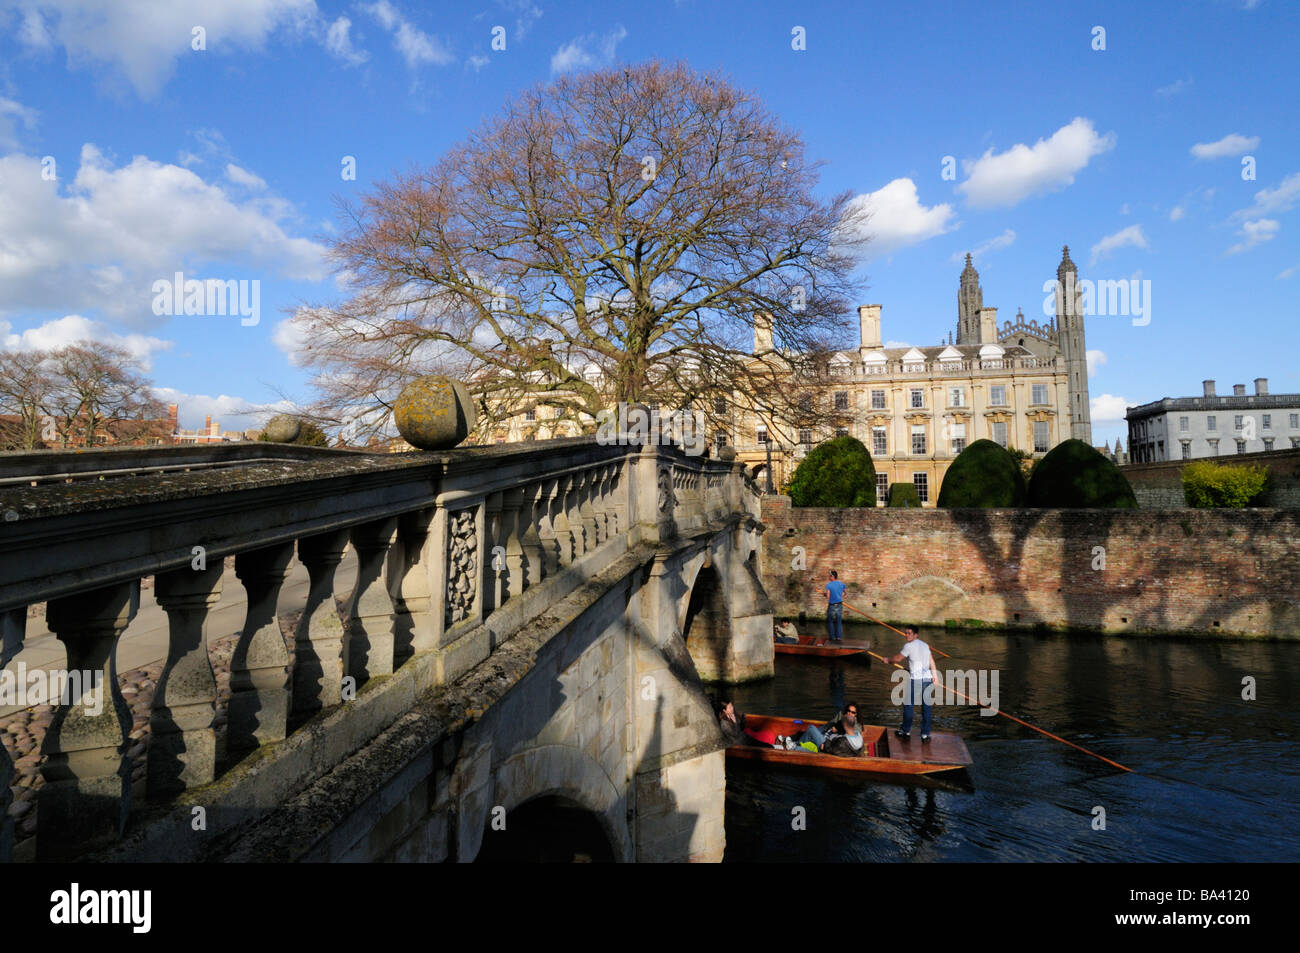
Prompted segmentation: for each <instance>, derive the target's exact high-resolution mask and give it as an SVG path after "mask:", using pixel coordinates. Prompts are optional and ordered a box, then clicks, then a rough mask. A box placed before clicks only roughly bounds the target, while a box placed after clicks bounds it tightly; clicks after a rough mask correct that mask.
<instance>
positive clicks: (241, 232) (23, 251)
mask: <svg viewBox="0 0 1300 953" xmlns="http://www.w3.org/2000/svg"><path fill="white" fill-rule="evenodd" d="M60 185H61V183H60V182H46V181H43V180H42V179H41V166H40V163H39V161H38V160H36V159H35V158H32V157H29V156H22V155H9V156H4V157H0V209H4V210H5V211H4V216H5V220H6V227H5V228H4V229H3V230H0V312H12V311H13V310H15V309H30V310H54V311H72V310H78V311H82V310H98V309H102V310H103V311H104V312H105V313H107V314H109V315H111V316H113V317H116V318H119V319H121V320H126V321H128V322H129V323H132V324H150V323H154V322H155V321H156V318H155V317H154V316H153V313H152V310H151V303H152V295H151V292H150V287H151V285H152V283H153V281H154V280H156V279H158V278H169V277H171V275H172V274H173V273H174V272H176V271H184V272H186V273H187V277H194V278H206V277H234V276H233V275H230V276H222V275H214V274H211V269H210V267H209V266H213V265H218V266H226V267H230V266H239V267H244V268H251V269H255V270H257V271H258V272H260V273H261V275H262V276H266V277H270V276H272V275H282V276H284V277H288V278H293V279H298V280H306V281H320V280H323V279H324V277H325V275H326V273H327V269H326V267H325V264H324V259H323V253H324V249H323V248H322V247H321V246H319V245H317V244H316V243H315V242H313V241H310V240H308V239H305V238H295V237H292V236H290V235H289V234H287V233H286V231H285V228H284V225H283V223H284V221H285V220H286V219H288V218H289V217H290V213H291V209H290V208H289V206H288V205H287V203H285V202H284V201H283V200H282V199H278V198H275V197H270V196H256V197H253V198H249V199H246V200H242V201H239V200H236V199H234V198H232V197H231V196H230V195H229V194H228V193H227V192H226V190H225V189H223V188H222V187H221V186H219V185H217V184H214V183H211V182H206V181H204V180H203V178H201V177H200V176H199V175H197V174H195V173H194V172H192V171H190V170H188V169H183V168H181V167H180V166H178V165H170V164H164V163H159V162H154V161H152V160H150V159H148V158H146V157H144V156H136V157H135V158H134V159H132V160H131V162H130V163H129V164H127V165H123V166H120V167H114V165H113V164H112V162H110V161H109V159H108V158H106V157H105V156H104V155H103V154H102V153H101V152H100V151H99V149H97V148H96V147H95V146H94V145H90V144H87V145H85V146H83V147H82V151H81V166H80V168H79V169H78V170H77V174H76V176H75V178H73V179H72V181H71V183H70V184H69V185H68V186H67V188H66V189H63V190H61V189H60ZM205 268H206V269H208V270H207V272H206V273H204V272H203V270H204V269H205ZM255 277H256V276H255Z"/></svg>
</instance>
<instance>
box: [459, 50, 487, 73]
mask: <svg viewBox="0 0 1300 953" xmlns="http://www.w3.org/2000/svg"><path fill="white" fill-rule="evenodd" d="M465 62H466V65H468V66H472V67H473V68H474V72H476V73H477V72H478V71H479V70H481V69H482V68H483V67H485V66H487V65H488V63H490V62H492V60H491V59H490V58H489V57H486V56H479V55H477V54H476V55H474V56H471V57H470V58H469V59H468V60H466V61H465Z"/></svg>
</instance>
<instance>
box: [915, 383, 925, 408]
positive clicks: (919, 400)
mask: <svg viewBox="0 0 1300 953" xmlns="http://www.w3.org/2000/svg"><path fill="white" fill-rule="evenodd" d="M912 406H913V407H924V406H925V391H923V390H922V389H921V388H919V387H913V388H912Z"/></svg>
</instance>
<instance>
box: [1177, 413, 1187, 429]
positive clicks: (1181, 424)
mask: <svg viewBox="0 0 1300 953" xmlns="http://www.w3.org/2000/svg"><path fill="white" fill-rule="evenodd" d="M1178 429H1179V430H1180V431H1181V432H1182V433H1187V418H1186V417H1179V418H1178Z"/></svg>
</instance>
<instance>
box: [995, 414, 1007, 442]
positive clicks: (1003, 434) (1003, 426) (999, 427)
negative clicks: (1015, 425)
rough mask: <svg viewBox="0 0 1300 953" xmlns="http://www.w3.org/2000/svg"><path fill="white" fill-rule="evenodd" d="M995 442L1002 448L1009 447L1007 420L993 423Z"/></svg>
mask: <svg viewBox="0 0 1300 953" xmlns="http://www.w3.org/2000/svg"><path fill="white" fill-rule="evenodd" d="M993 442H994V443H996V444H997V445H998V446H1000V447H1005V446H1006V445H1007V422H1006V421H1005V420H995V421H993Z"/></svg>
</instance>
